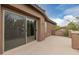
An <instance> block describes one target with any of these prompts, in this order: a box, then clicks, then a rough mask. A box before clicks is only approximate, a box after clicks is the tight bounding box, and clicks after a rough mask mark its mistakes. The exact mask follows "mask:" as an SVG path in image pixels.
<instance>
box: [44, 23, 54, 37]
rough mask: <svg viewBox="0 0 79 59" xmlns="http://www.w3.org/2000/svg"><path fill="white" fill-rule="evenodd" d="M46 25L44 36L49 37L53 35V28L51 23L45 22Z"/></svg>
mask: <svg viewBox="0 0 79 59" xmlns="http://www.w3.org/2000/svg"><path fill="white" fill-rule="evenodd" d="M46 23H47V31H46V32H45V36H46V37H47V36H50V35H53V34H54V26H55V25H53V24H52V23H50V22H46Z"/></svg>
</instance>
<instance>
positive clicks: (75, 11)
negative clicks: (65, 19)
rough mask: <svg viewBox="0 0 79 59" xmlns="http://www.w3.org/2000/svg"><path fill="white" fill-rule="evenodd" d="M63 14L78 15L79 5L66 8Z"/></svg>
mask: <svg viewBox="0 0 79 59" xmlns="http://www.w3.org/2000/svg"><path fill="white" fill-rule="evenodd" d="M63 14H66V15H73V16H78V15H79V6H77V7H73V8H69V9H66V10H65V11H64V12H63Z"/></svg>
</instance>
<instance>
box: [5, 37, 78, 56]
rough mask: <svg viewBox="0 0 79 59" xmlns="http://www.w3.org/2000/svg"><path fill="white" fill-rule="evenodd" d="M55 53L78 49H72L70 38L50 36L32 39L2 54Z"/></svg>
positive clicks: (73, 52)
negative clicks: (39, 39) (38, 40)
mask: <svg viewBox="0 0 79 59" xmlns="http://www.w3.org/2000/svg"><path fill="white" fill-rule="evenodd" d="M50 54H51V55H56V54H58V55H59V54H63V55H64V54H67V55H69V54H79V50H75V49H72V47H71V38H67V37H62V36H50V37H47V38H46V39H45V40H43V41H40V42H37V41H33V42H31V43H28V44H26V45H22V46H19V47H17V48H14V49H12V50H9V51H7V52H5V53H4V55H50Z"/></svg>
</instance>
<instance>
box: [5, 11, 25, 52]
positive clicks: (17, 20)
mask: <svg viewBox="0 0 79 59" xmlns="http://www.w3.org/2000/svg"><path fill="white" fill-rule="evenodd" d="M4 21H5V22H4V24H5V26H4V27H5V29H4V30H5V31H4V50H5V51H7V50H9V49H12V48H15V47H17V46H20V45H23V44H25V43H26V26H25V22H26V17H25V16H22V15H19V14H16V13H14V12H10V11H5V15H4Z"/></svg>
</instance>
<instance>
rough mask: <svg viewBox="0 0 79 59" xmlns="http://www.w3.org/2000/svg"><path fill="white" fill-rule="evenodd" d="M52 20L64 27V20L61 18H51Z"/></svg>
mask: <svg viewBox="0 0 79 59" xmlns="http://www.w3.org/2000/svg"><path fill="white" fill-rule="evenodd" d="M50 19H51V20H53V21H54V22H56V23H57V25H59V26H62V22H63V20H62V19H60V18H50Z"/></svg>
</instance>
